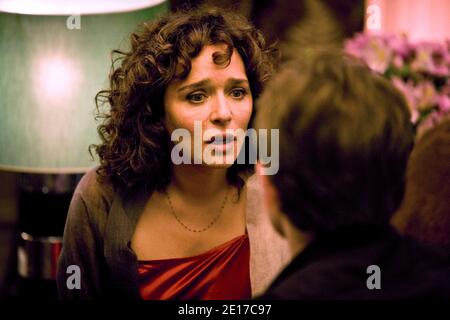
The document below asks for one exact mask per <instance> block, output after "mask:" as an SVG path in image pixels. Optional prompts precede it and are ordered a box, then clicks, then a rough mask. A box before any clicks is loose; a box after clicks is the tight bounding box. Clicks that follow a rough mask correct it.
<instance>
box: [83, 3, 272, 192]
mask: <svg viewBox="0 0 450 320" xmlns="http://www.w3.org/2000/svg"><path fill="white" fill-rule="evenodd" d="M220 43H224V44H225V45H226V46H227V49H226V52H225V54H218V55H217V54H216V55H215V56H214V62H215V63H217V64H225V65H227V64H228V63H229V62H230V59H231V55H232V52H233V49H236V51H237V52H238V53H239V54H240V56H241V58H242V60H243V62H244V66H245V71H246V73H247V77H248V80H249V84H250V88H251V92H252V96H253V98H254V99H255V100H256V98H258V96H259V95H260V93H261V91H262V87H263V84H264V83H265V82H266V81H267V80H268V78H269V76H270V75H271V72H272V66H273V61H272V60H273V58H274V57H275V55H274V53H275V50H274V49H273V47H272V46H268V45H266V43H265V41H264V38H263V36H262V34H261V32H259V31H258V30H257V29H256V28H255V27H254V26H252V25H251V24H250V22H248V21H247V20H246V19H245V18H243V17H241V16H239V15H237V14H234V13H231V12H226V11H224V10H218V9H215V8H210V7H200V8H196V9H193V10H188V11H180V12H177V13H172V14H168V15H166V16H163V17H160V18H159V19H156V20H154V21H152V22H148V23H144V24H143V25H141V26H140V29H139V30H138V31H137V32H135V33H132V34H131V36H130V44H131V49H130V50H129V51H127V52H125V51H119V50H114V51H113V53H115V54H118V55H119V57H118V58H117V59H115V60H114V62H113V66H112V72H111V75H110V87H109V89H107V90H102V91H100V92H99V93H98V94H97V96H96V103H97V108H98V106H99V103H105V102H106V103H107V104H108V105H109V106H110V108H109V109H108V110H107V111H106V112H104V113H100V112H99V116H98V117H99V118H102V119H103V123H102V124H101V125H100V126H99V127H98V133H99V135H100V138H101V143H100V144H99V145H92V146H91V147H90V148H93V149H94V150H95V152H96V153H97V154H98V155H99V158H100V167H99V168H98V169H97V173H98V175H99V177H100V180H101V181H104V180H106V179H107V180H108V181H109V182H112V184H113V185H114V186H115V187H123V188H134V187H136V186H138V187H139V186H142V185H145V186H146V187H147V189H155V188H156V189H159V190H163V189H164V188H165V187H166V186H167V185H168V183H169V182H170V177H171V172H170V150H169V142H170V137H169V135H168V132H167V130H166V129H165V126H164V124H163V115H164V101H163V97H164V92H165V90H166V87H167V85H168V84H169V83H170V82H171V81H172V80H178V79H183V78H185V77H186V76H187V75H188V73H189V72H190V69H191V61H192V59H194V58H195V57H197V56H198V55H199V54H200V51H201V50H202V48H203V47H205V46H207V45H213V44H220ZM117 62H120V65H119V66H117V65H116V64H115V63H117ZM179 70H181V72H179ZM98 109H99V108H98ZM252 119H253V115H252V117H251V120H250V121H252ZM250 124H251V122H250ZM241 172H246V173H250V174H251V173H253V165H251V164H236V163H235V164H233V165H232V166H231V167H230V168H229V169H228V171H227V178H228V181H229V182H230V183H231V184H234V185H235V186H237V187H238V188H239V190H240V189H241V187H242V186H243V183H244V181H243V180H242V179H241V178H240V176H239V173H241Z"/></svg>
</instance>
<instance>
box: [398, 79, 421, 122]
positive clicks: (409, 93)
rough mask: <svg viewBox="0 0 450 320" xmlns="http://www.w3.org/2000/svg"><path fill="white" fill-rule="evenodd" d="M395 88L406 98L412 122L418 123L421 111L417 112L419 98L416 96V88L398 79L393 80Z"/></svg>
mask: <svg viewBox="0 0 450 320" xmlns="http://www.w3.org/2000/svg"><path fill="white" fill-rule="evenodd" d="M391 81H392V83H393V84H394V86H395V87H396V88H397V89H398V90H399V91H400V92H401V93H403V95H404V96H405V98H406V102H407V103H408V107H409V111H410V112H411V122H412V123H416V122H417V120H418V119H419V115H420V114H419V111H418V110H417V98H416V94H415V88H414V86H413V85H412V83H405V82H403V80H401V79H400V78H397V77H393V78H392V79H391Z"/></svg>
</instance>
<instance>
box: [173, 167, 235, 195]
mask: <svg viewBox="0 0 450 320" xmlns="http://www.w3.org/2000/svg"><path fill="white" fill-rule="evenodd" d="M169 188H172V190H174V191H175V192H177V193H178V192H179V193H181V194H183V195H184V196H188V197H189V198H191V199H201V200H203V199H205V198H206V199H208V198H212V197H214V196H216V195H218V194H221V193H223V191H224V190H225V189H227V188H228V181H227V169H226V168H210V167H207V166H202V165H176V166H173V167H172V182H171V185H170V186H169Z"/></svg>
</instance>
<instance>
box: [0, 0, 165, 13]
mask: <svg viewBox="0 0 450 320" xmlns="http://www.w3.org/2000/svg"><path fill="white" fill-rule="evenodd" d="M163 2H164V0H94V1H93V0H77V1H73V0H0V11H3V12H10V13H20V14H35V15H71V14H75V13H76V14H99V13H114V12H126V11H135V10H140V9H144V8H148V7H153V6H156V5H158V4H160V3H163Z"/></svg>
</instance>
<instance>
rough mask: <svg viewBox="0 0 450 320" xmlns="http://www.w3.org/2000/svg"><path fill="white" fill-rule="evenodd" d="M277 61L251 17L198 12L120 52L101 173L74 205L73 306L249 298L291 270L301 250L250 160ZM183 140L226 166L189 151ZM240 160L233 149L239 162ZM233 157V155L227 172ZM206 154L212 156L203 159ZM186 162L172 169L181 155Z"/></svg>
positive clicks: (61, 284)
mask: <svg viewBox="0 0 450 320" xmlns="http://www.w3.org/2000/svg"><path fill="white" fill-rule="evenodd" d="M272 52H273V51H272V50H271V49H270V48H269V47H268V46H266V44H265V42H264V39H263V37H262V35H261V33H260V32H259V31H257V30H256V29H255V28H254V27H253V26H251V25H250V24H249V23H248V22H247V21H246V20H245V19H244V18H241V17H239V16H236V15H234V14H231V13H224V12H222V11H221V12H219V11H217V10H215V9H206V8H203V9H196V10H193V11H187V12H179V13H175V14H170V15H168V16H165V17H162V18H160V19H158V20H156V21H153V22H151V23H145V24H144V25H143V26H142V27H141V30H139V31H138V32H136V33H133V34H132V35H131V50H130V51H128V52H123V51H117V50H116V51H115V53H117V54H119V55H120V60H119V61H120V62H121V63H120V66H119V67H115V63H114V62H117V61H118V60H116V61H114V62H113V68H112V73H111V75H110V88H109V89H108V90H103V91H101V92H99V94H98V95H97V97H96V99H97V100H96V101H97V105H99V102H107V104H108V106H109V108H108V110H107V111H106V112H105V113H103V115H102V117H103V120H104V121H103V123H102V124H101V125H100V126H99V134H100V137H101V140H102V142H101V144H99V145H94V146H92V148H93V149H94V150H95V152H96V153H97V154H98V156H99V158H100V166H99V167H97V168H96V169H93V170H91V171H90V172H88V173H87V174H86V175H85V176H84V177H83V178H82V180H81V181H80V183H79V185H78V186H77V189H76V190H75V193H74V196H73V198H72V201H71V204H70V208H69V213H68V217H67V221H66V227H65V231H64V240H63V250H62V253H61V256H60V259H59V263H58V276H57V282H58V292H59V295H60V297H61V298H75V299H77V298H78V299H95V298H104V297H128V298H132V299H249V298H251V297H252V296H255V295H258V294H260V293H261V292H263V291H264V289H265V288H266V287H267V286H268V284H269V283H270V281H271V280H272V279H273V277H274V276H275V275H276V274H277V272H278V271H279V270H281V268H282V267H283V265H284V264H285V263H286V262H287V259H288V258H289V257H288V247H287V244H286V243H285V242H284V241H283V240H281V238H279V237H278V236H277V234H276V232H274V230H273V229H272V227H271V225H270V221H268V220H267V218H266V217H267V215H265V214H264V212H262V211H263V209H264V208H263V207H262V206H261V203H262V201H261V190H260V187H259V183H258V181H257V180H256V177H255V176H253V165H252V164H250V163H247V164H240V163H238V162H239V161H236V158H237V155H238V153H239V150H241V147H242V146H243V145H242V143H240V144H239V143H238V141H237V139H236V137H235V136H233V135H231V136H230V134H229V132H230V130H231V132H233V131H232V130H247V129H248V128H250V127H251V123H252V118H253V114H254V108H253V101H254V100H255V99H256V98H257V97H258V96H259V95H260V93H261V91H262V87H263V84H264V83H265V82H266V80H267V79H268V78H269V76H270V74H271V71H272ZM196 128H200V129H201V130H202V132H206V131H208V130H209V131H210V132H213V133H214V134H213V135H212V136H210V137H207V138H204V137H202V140H200V141H196V140H195V138H194V141H193V142H188V141H184V138H183V141H182V142H181V143H184V145H188V146H191V147H193V149H195V148H196V147H197V148H199V147H200V148H199V150H200V151H201V152H202V154H204V152H205V150H206V149H208V150H213V152H212V153H211V155H212V158H213V160H214V161H212V162H205V161H204V160H203V161H200V162H199V161H198V158H197V157H196V153H195V152H193V153H192V154H190V153H187V154H185V153H184V152H185V151H186V150H185V149H183V154H182V156H183V158H184V159H186V157H187V158H188V160H192V161H185V162H183V163H181V164H178V163H177V164H175V163H174V161H173V149H174V146H176V143H175V144H174V143H173V142H172V140H174V139H172V138H171V137H173V134H174V133H176V132H177V130H180V129H181V130H184V132H188V133H189V134H191V135H193V136H195V134H196V130H197V129H196ZM230 150H232V151H230ZM223 152H225V154H228V155H229V154H230V152H231V155H232V157H233V161H231V163H230V162H229V161H224V160H223V156H224V155H223ZM197 153H198V152H197ZM171 155H172V157H171Z"/></svg>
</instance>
